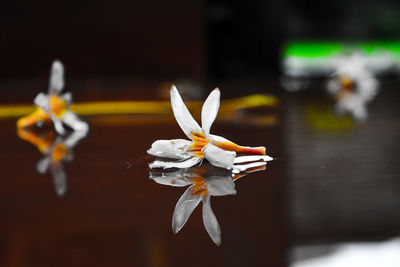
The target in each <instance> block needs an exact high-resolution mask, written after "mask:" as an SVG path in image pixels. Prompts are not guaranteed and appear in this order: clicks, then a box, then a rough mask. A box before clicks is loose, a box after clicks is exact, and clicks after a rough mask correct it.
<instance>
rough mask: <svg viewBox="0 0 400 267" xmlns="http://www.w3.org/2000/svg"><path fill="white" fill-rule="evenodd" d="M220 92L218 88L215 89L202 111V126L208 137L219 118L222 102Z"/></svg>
mask: <svg viewBox="0 0 400 267" xmlns="http://www.w3.org/2000/svg"><path fill="white" fill-rule="evenodd" d="M220 95H221V93H220V91H219V89H218V88H216V89H214V90H213V91H212V92H211V93H210V95H209V96H208V97H207V99H206V101H205V102H204V104H203V108H202V109H201V126H202V128H203V130H204V133H205V135H206V136H208V134H209V133H210V128H211V125H212V124H213V122H214V120H215V118H216V117H217V114H218V110H219V102H220V100H219V99H220Z"/></svg>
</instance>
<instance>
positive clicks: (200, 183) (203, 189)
mask: <svg viewBox="0 0 400 267" xmlns="http://www.w3.org/2000/svg"><path fill="white" fill-rule="evenodd" d="M190 181H191V182H192V183H193V187H192V195H193V196H204V195H205V194H207V192H208V189H207V185H206V184H205V182H204V178H202V177H194V178H191V179H190Z"/></svg>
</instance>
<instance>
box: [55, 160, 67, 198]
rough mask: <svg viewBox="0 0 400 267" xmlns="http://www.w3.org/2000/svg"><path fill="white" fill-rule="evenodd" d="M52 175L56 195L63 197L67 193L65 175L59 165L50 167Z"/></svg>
mask: <svg viewBox="0 0 400 267" xmlns="http://www.w3.org/2000/svg"><path fill="white" fill-rule="evenodd" d="M52 174H53V183H54V189H55V191H56V194H57V196H59V197H63V196H64V195H65V193H66V192H67V175H66V173H65V171H64V170H63V168H62V167H61V165H59V164H56V165H54V166H53V167H52Z"/></svg>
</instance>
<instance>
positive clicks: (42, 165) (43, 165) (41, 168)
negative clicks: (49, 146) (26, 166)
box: [36, 157, 51, 174]
mask: <svg viewBox="0 0 400 267" xmlns="http://www.w3.org/2000/svg"><path fill="white" fill-rule="evenodd" d="M50 163H51V158H50V157H44V158H43V159H41V160H40V161H39V162H38V163H37V164H36V170H37V171H38V173H40V174H44V173H46V171H47V169H48V168H49V166H50Z"/></svg>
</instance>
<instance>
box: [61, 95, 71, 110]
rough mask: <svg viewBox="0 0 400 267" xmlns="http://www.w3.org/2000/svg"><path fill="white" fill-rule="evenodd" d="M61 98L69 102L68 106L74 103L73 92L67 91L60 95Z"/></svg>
mask: <svg viewBox="0 0 400 267" xmlns="http://www.w3.org/2000/svg"><path fill="white" fill-rule="evenodd" d="M60 99H61V100H63V101H65V103H66V104H67V107H69V106H71V104H72V93H71V92H66V93H64V94H62V95H60Z"/></svg>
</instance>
